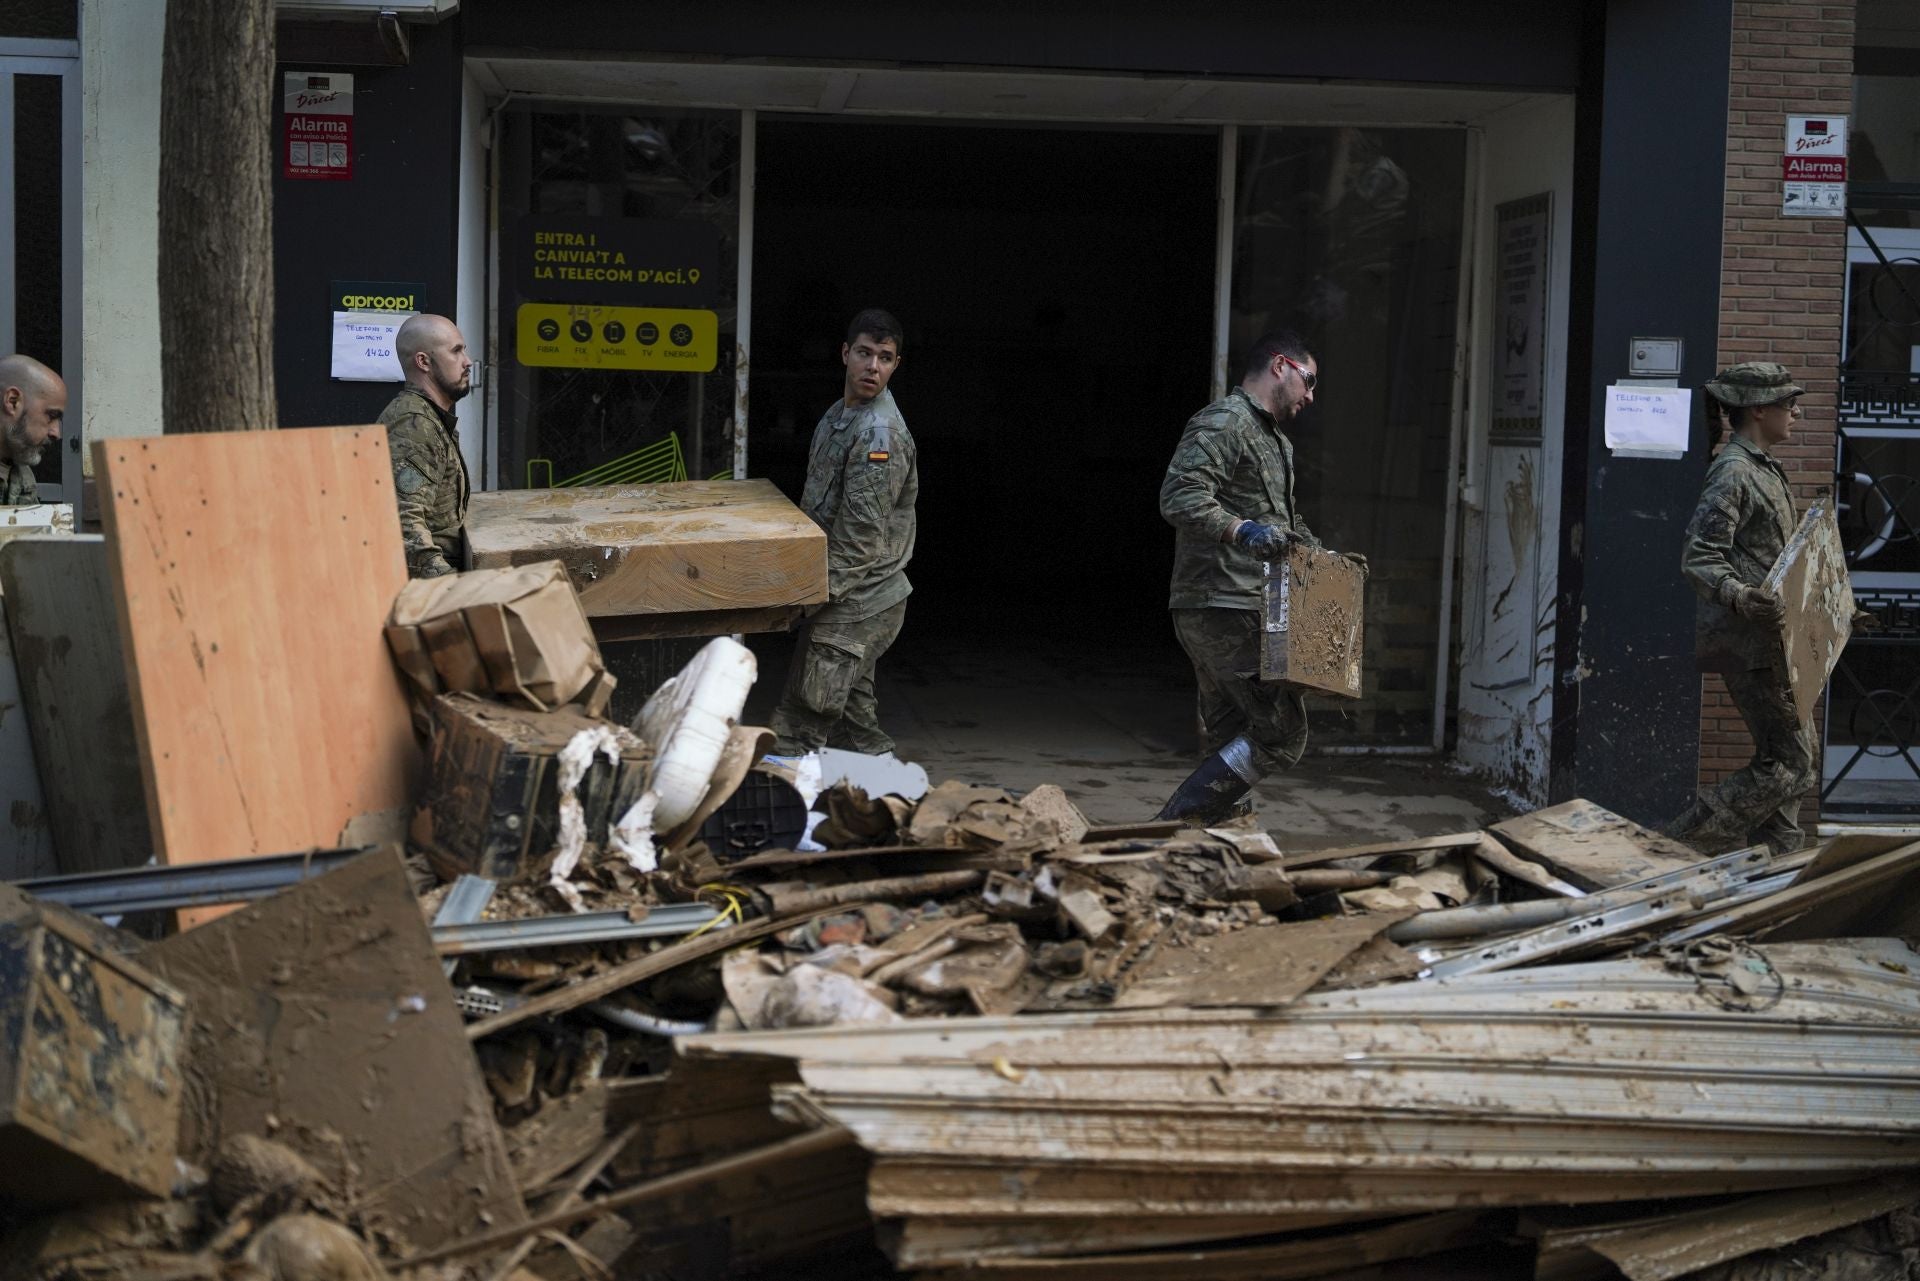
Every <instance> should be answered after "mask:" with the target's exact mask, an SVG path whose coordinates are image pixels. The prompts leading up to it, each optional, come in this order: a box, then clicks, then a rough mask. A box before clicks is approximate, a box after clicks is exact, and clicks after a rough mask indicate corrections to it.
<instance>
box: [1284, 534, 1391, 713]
mask: <svg viewBox="0 0 1920 1281" xmlns="http://www.w3.org/2000/svg"><path fill="white" fill-rule="evenodd" d="M1366 585H1367V576H1366V574H1365V573H1364V572H1363V571H1362V570H1361V569H1360V568H1359V567H1358V566H1357V565H1355V564H1353V562H1351V561H1349V560H1345V559H1343V558H1342V557H1340V556H1339V555H1336V554H1335V553H1333V552H1329V551H1323V550H1321V549H1320V548H1318V547H1307V546H1304V545H1303V544H1300V543H1291V544H1289V545H1288V547H1287V550H1286V552H1285V554H1284V555H1283V556H1282V557H1281V558H1280V559H1279V560H1277V561H1274V562H1273V563H1272V564H1271V565H1270V566H1269V567H1268V570H1267V582H1266V588H1265V591H1264V594H1263V601H1262V610H1261V617H1262V619H1263V622H1264V626H1263V627H1262V630H1261V634H1260V679H1262V680H1268V681H1285V682H1287V683H1288V684H1292V685H1299V686H1302V687H1304V688H1306V689H1311V690H1315V691H1318V692H1319V693H1322V694H1335V695H1338V696H1339V697H1341V698H1358V697H1360V656H1361V653H1362V651H1363V645H1364V641H1365V635H1364V632H1365V628H1364V621H1365V613H1366Z"/></svg>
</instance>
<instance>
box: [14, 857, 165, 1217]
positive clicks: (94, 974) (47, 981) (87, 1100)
mask: <svg viewBox="0 0 1920 1281" xmlns="http://www.w3.org/2000/svg"><path fill="white" fill-rule="evenodd" d="M185 1024H186V1000H185V998H184V997H182V996H181V995H180V994H179V993H178V992H176V991H175V990H174V989H173V988H172V987H170V986H169V985H167V984H166V983H163V982H161V981H160V980H159V979H157V978H155V977H154V976H153V975H152V974H150V973H148V972H147V971H146V970H144V969H142V968H141V967H140V966H138V965H135V964H133V963H132V962H130V961H127V960H125V959H123V958H121V957H119V956H115V955H112V954H110V953H109V952H108V951H107V950H106V945H105V941H104V937H103V933H102V932H97V931H96V927H94V926H92V924H91V923H90V922H86V921H83V920H81V919H80V918H78V917H74V916H71V915H69V914H67V913H65V912H63V911H60V910H59V909H57V908H52V907H46V906H42V905H41V904H39V903H37V902H35V901H34V900H33V899H31V898H29V897H28V896H27V895H25V894H22V893H20V892H18V891H17V890H14V889H12V888H10V887H7V886H0V1201H28V1202H35V1203H41V1204H64V1203H69V1202H75V1201H81V1200H88V1199H94V1198H100V1197H125V1196H129V1195H153V1196H164V1195H166V1194H167V1191H168V1189H169V1188H170V1187H171V1186H172V1184H173V1180H174V1150H175V1145H176V1143H177V1141H178V1136H179V1131H180V1103H181V1097H182V1091H183V1081H182V1072H181V1052H182V1043H183V1040H184V1036H185Z"/></svg>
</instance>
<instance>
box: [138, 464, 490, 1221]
mask: <svg viewBox="0 0 1920 1281" xmlns="http://www.w3.org/2000/svg"><path fill="white" fill-rule="evenodd" d="M259 434H262V435H268V434H272V433H259ZM140 960H141V963H142V964H144V965H146V966H148V967H149V968H151V969H152V970H153V971H154V972H155V973H156V974H159V975H160V976H161V977H162V978H164V979H166V980H167V981H168V982H169V983H172V984H173V985H174V986H176V987H178V988H180V989H181V990H182V991H184V992H185V993H186V994H187V1000H188V1003H189V1014H190V1018H191V1029H192V1030H191V1034H190V1035H191V1040H190V1055H191V1058H190V1063H191V1072H192V1075H193V1079H195V1080H196V1082H197V1083H198V1084H199V1086H200V1087H201V1088H202V1089H203V1090H204V1091H205V1093H204V1096H203V1097H202V1098H200V1099H199V1100H197V1101H196V1102H197V1106H191V1107H189V1108H188V1109H187V1113H186V1117H185V1118H184V1121H183V1124H182V1127H181V1142H180V1147H181V1154H182V1156H183V1158H184V1159H186V1160H188V1161H190V1162H192V1163H194V1164H197V1165H199V1166H200V1167H201V1168H203V1169H204V1168H206V1166H207V1162H208V1160H209V1158H210V1156H211V1155H212V1153H213V1152H214V1151H215V1150H216V1149H217V1148H218V1146H219V1144H220V1143H221V1141H222V1140H223V1139H226V1138H229V1137H231V1136H233V1135H237V1134H262V1135H264V1134H273V1135H274V1137H275V1138H276V1139H277V1140H278V1141H279V1142H281V1143H284V1144H286V1145H287V1146H288V1147H290V1148H292V1149H293V1150H294V1151H295V1152H297V1153H298V1154H299V1155H301V1156H303V1157H305V1158H306V1159H307V1160H308V1161H311V1162H312V1163H313V1164H314V1165H315V1166H316V1167H317V1168H319V1169H320V1170H321V1172H322V1173H324V1174H326V1175H327V1176H328V1178H329V1180H330V1181H331V1182H333V1183H334V1185H335V1186H337V1187H342V1188H355V1189H360V1190H361V1191H360V1196H359V1200H358V1203H357V1204H356V1205H355V1207H354V1208H355V1210H356V1212H357V1213H360V1214H363V1215H365V1216H366V1217H367V1218H369V1219H371V1220H373V1221H376V1222H383V1223H387V1224H391V1225H392V1226H393V1228H394V1229H395V1230H396V1231H397V1232H398V1233H399V1234H400V1235H401V1236H402V1237H404V1238H405V1239H406V1240H408V1241H410V1242H411V1243H413V1244H414V1245H415V1246H431V1245H437V1244H439V1243H440V1242H443V1241H448V1240H452V1239H454V1238H455V1237H458V1236H460V1235H462V1234H465V1233H469V1232H474V1231H478V1230H479V1229H480V1228H481V1227H483V1226H485V1225H488V1224H501V1223H514V1222H518V1221H520V1220H521V1219H522V1218H523V1217H524V1213H525V1212H524V1209H523V1207H522V1205H521V1201H520V1192H519V1188H518V1185H517V1184H516V1183H515V1181H514V1177H513V1171H512V1168H511V1166H510V1165H509V1163H508V1160H507V1151H506V1145H505V1144H504V1143H503V1142H502V1140H501V1137H500V1132H499V1130H498V1129H497V1128H496V1127H495V1125H494V1120H493V1101H492V1099H491V1098H489V1097H488V1094H487V1088H486V1085H485V1084H484V1083H483V1082H482V1080H481V1077H480V1068H479V1064H478V1063H477V1062H476V1061H475V1059H474V1056H473V1051H472V1047H470V1046H469V1045H468V1044H467V1040H466V1038H465V1036H464V1035H462V1028H461V1017H460V1012H459V1011H458V1010H457V1009H455V1008H454V1003H453V993H452V992H451V991H450V990H449V989H448V987H447V980H446V976H445V975H444V974H442V973H441V971H440V961H439V958H438V957H437V956H436V955H435V953H434V950H433V937H432V935H431V934H430V933H429V931H428V927H427V922H426V920H425V918H423V917H422V916H421V914H420V904H419V901H418V900H417V899H415V897H414V895H413V890H412V888H411V886H410V885H409V883H408V881H407V870H406V865H405V864H404V862H403V861H402V860H401V857H400V854H399V851H398V850H397V849H387V850H382V851H378V852H376V853H373V854H368V855H366V856H364V857H362V858H358V859H355V860H354V861H352V862H350V863H348V864H346V865H345V866H344V867H341V868H338V869H336V870H334V871H332V872H329V873H327V874H326V875H325V876H318V877H315V878H313V879H312V880H309V881H303V882H301V883H300V884H298V885H295V886H293V887H292V888H290V889H286V890H283V891H281V892H280V893H278V894H275V895H273V896H272V897H270V898H265V899H261V900H260V901H259V902H257V903H252V904H249V905H248V906H246V907H244V908H241V909H239V910H237V911H235V912H233V913H231V914H230V915H227V916H223V917H221V918H220V919H219V920H216V921H211V922H208V923H207V924H205V925H202V926H200V927H199V928H197V929H193V930H189V931H187V932H186V933H184V934H178V935H175V936H174V937H172V938H169V939H166V940H164V941H163V942H160V943H156V944H154V945H153V946H151V947H149V948H147V949H146V951H145V952H144V953H142V954H141V956H140ZM276 1127H277V1128H276ZM349 1165H351V1169H349Z"/></svg>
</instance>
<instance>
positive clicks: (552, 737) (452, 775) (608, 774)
mask: <svg viewBox="0 0 1920 1281" xmlns="http://www.w3.org/2000/svg"><path fill="white" fill-rule="evenodd" d="M603 723H604V722H601V721H598V720H596V719H595V718H593V717H590V716H586V715H584V714H582V713H581V712H579V711H577V710H575V709H574V708H571V707H563V708H560V709H558V710H555V711H550V712H535V711H529V710H525V709H522V708H517V707H509V706H506V705H505V704H502V703H494V702H489V701H487V700H486V699H484V698H476V697H474V696H473V695H471V694H444V695H442V696H441V697H439V698H437V699H435V700H434V704H433V756H432V763H431V765H430V766H429V770H428V779H427V792H426V798H425V799H424V801H422V803H421V805H420V808H419V810H418V812H417V814H416V817H415V821H414V829H413V833H414V838H415V840H416V841H418V843H419V844H420V845H422V846H423V847H424V848H425V849H426V851H427V857H428V859H429V860H430V861H431V862H432V863H433V865H434V870H435V871H437V872H439V873H440V875H442V876H444V877H447V878H448V879H452V878H453V877H455V876H458V875H460V874H462V873H472V874H473V875H475V876H487V877H492V878H494V879H495V880H507V879H511V878H514V877H521V876H527V875H533V874H536V873H538V872H539V871H540V870H541V869H542V867H543V865H544V862H545V860H546V859H547V857H548V856H549V855H551V854H552V853H553V849H554V846H555V845H556V844H557V843H558V840H559V832H560V762H559V759H558V758H559V755H560V749H561V748H563V747H565V746H566V745H567V743H568V742H569V741H571V740H572V738H573V736H574V735H575V734H578V733H579V732H580V731H581V730H586V729H592V728H594V727H595V726H596V725H600V724H603ZM620 733H621V736H622V737H623V738H625V739H628V740H631V742H630V745H629V746H627V747H626V748H625V749H624V750H623V751H622V753H621V759H620V762H619V764H618V765H617V766H616V765H615V764H614V763H613V762H610V761H608V760H607V759H606V757H604V756H600V755H596V756H595V757H594V759H593V763H592V765H591V766H589V767H588V769H587V773H586V776H585V777H584V778H582V779H581V780H580V790H579V796H580V804H581V808H582V809H583V810H584V811H585V819H586V828H587V839H588V840H590V841H595V842H599V843H604V842H605V841H606V839H607V828H608V826H609V824H611V823H614V822H617V821H618V820H619V819H620V818H621V817H622V816H623V815H624V814H625V813H626V812H627V810H628V809H629V808H630V807H631V806H632V805H633V803H634V802H635V801H637V800H639V799H640V795H641V793H642V792H643V791H645V790H646V778H647V766H648V764H649V762H650V761H651V760H652V758H653V753H652V751H651V750H650V749H648V747H647V746H646V744H644V743H642V742H641V741H640V739H639V738H638V737H636V736H634V735H632V734H629V733H626V732H625V731H620Z"/></svg>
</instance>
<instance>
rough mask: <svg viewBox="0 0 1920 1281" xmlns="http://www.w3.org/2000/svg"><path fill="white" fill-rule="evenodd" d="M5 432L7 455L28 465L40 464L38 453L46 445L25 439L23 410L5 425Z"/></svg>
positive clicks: (35, 465) (25, 428)
mask: <svg viewBox="0 0 1920 1281" xmlns="http://www.w3.org/2000/svg"><path fill="white" fill-rule="evenodd" d="M5 434H6V440H7V457H9V458H11V459H12V460H13V461H14V462H16V463H25V464H26V465H27V466H29V467H38V466H39V465H40V455H42V454H43V453H45V452H46V446H45V445H43V444H42V445H36V444H33V443H32V442H30V441H29V440H28V439H27V416H26V414H25V413H24V412H22V413H21V415H20V416H19V417H18V418H15V419H14V420H13V421H12V422H10V423H8V424H7V425H6V429H5Z"/></svg>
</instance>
